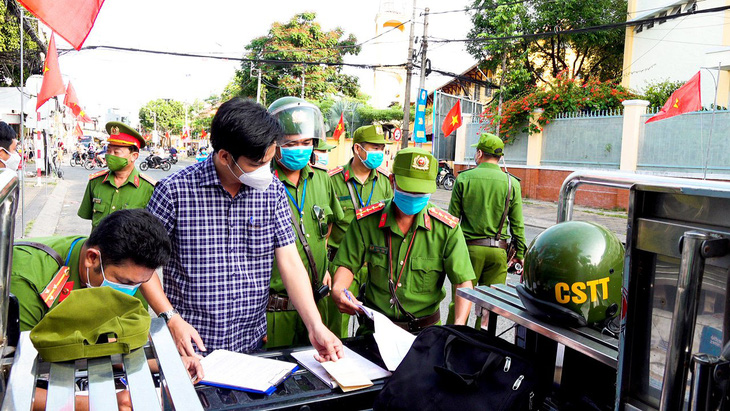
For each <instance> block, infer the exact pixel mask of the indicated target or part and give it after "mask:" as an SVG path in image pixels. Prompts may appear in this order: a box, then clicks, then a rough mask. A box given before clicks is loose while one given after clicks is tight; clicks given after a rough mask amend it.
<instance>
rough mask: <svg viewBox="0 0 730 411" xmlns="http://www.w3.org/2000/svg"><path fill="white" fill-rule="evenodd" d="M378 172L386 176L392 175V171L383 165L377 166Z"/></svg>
mask: <svg viewBox="0 0 730 411" xmlns="http://www.w3.org/2000/svg"><path fill="white" fill-rule="evenodd" d="M377 170H378V172H379V173H380V174H382V175H384V176H386V177H390V171H388V170H386V169H384V168H383V167H378V168H377Z"/></svg>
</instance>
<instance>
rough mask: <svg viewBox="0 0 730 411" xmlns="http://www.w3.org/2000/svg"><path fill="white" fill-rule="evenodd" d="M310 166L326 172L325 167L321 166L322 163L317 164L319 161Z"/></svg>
mask: <svg viewBox="0 0 730 411" xmlns="http://www.w3.org/2000/svg"><path fill="white" fill-rule="evenodd" d="M311 167H312V168H316V169H317V170H322V171H325V172H328V171H327V167H325V166H323V165H322V164H319V163H315V164H312V165H311ZM328 173H329V172H328Z"/></svg>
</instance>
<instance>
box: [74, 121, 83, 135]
mask: <svg viewBox="0 0 730 411" xmlns="http://www.w3.org/2000/svg"><path fill="white" fill-rule="evenodd" d="M83 135H84V131H83V130H81V126H80V125H79V124H78V123H76V128H75V129H74V136H76V137H83Z"/></svg>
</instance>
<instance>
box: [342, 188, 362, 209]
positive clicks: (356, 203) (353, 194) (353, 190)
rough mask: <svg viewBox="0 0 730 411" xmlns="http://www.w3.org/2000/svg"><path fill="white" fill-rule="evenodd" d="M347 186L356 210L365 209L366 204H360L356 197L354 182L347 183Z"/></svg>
mask: <svg viewBox="0 0 730 411" xmlns="http://www.w3.org/2000/svg"><path fill="white" fill-rule="evenodd" d="M345 184H346V185H347V190H349V191H350V200H352V206H353V207H355V210H357V209H358V208H360V207H364V206H365V205H364V204H360V202H359V201H357V196H356V195H355V187H354V186H353V184H352V181H345Z"/></svg>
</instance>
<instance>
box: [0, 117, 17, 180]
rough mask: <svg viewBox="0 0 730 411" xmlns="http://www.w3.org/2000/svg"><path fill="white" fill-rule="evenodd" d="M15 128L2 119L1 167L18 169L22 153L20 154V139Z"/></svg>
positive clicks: (0, 129)
mask: <svg viewBox="0 0 730 411" xmlns="http://www.w3.org/2000/svg"><path fill="white" fill-rule="evenodd" d="M16 136H17V134H15V130H13V128H12V127H10V126H9V125H8V124H7V123H6V122H4V121H0V168H8V169H10V170H13V171H17V170H18V166H19V165H20V154H18V151H17V149H18V140H17V138H16Z"/></svg>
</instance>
